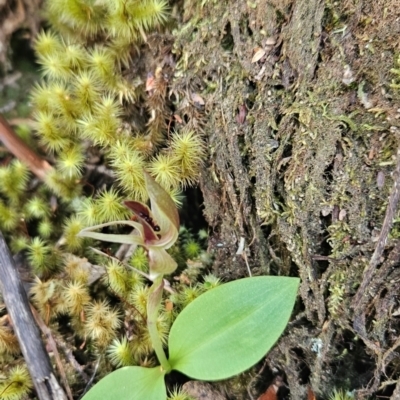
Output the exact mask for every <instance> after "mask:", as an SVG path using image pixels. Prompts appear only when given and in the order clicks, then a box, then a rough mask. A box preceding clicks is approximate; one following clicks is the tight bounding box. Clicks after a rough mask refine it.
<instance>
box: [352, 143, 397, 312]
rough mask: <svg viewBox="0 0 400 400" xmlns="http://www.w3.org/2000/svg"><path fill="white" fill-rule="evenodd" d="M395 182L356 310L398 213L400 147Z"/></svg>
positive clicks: (358, 295) (354, 305) (362, 283)
mask: <svg viewBox="0 0 400 400" xmlns="http://www.w3.org/2000/svg"><path fill="white" fill-rule="evenodd" d="M393 181H394V182H393V188H392V192H391V193H390V197H389V204H388V206H387V209H386V215H385V219H384V220H383V224H382V229H381V232H380V234H379V238H378V242H377V244H376V247H375V251H374V254H372V257H371V260H370V262H369V265H368V267H367V269H366V270H365V271H364V276H363V280H362V282H361V285H360V287H359V289H358V291H357V293H356V295H355V296H354V299H353V303H352V307H353V309H354V310H357V309H358V308H359V307H360V306H361V305H362V304H363V298H364V296H365V294H367V293H368V291H367V288H368V285H369V284H370V283H371V280H372V278H373V275H374V272H375V269H376V267H377V266H378V264H379V263H380V260H381V257H382V254H383V251H384V250H385V246H386V242H387V238H388V235H389V232H390V229H391V228H392V225H393V218H394V215H395V213H396V210H397V204H398V203H399V199H400V147H399V148H398V149H397V165H396V169H395V170H394V172H393Z"/></svg>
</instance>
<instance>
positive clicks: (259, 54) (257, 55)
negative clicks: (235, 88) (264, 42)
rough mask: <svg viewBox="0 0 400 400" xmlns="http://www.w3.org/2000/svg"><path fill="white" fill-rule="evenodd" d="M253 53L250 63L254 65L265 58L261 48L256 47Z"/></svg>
mask: <svg viewBox="0 0 400 400" xmlns="http://www.w3.org/2000/svg"><path fill="white" fill-rule="evenodd" d="M254 50H255V53H254V56H253V58H252V59H251V62H252V63H256V62H257V61H260V60H261V59H262V58H263V57H264V56H265V50H264V49H263V48H262V47H256V48H255V49H254Z"/></svg>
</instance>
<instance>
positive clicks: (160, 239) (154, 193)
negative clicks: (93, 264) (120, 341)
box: [79, 172, 179, 281]
mask: <svg viewBox="0 0 400 400" xmlns="http://www.w3.org/2000/svg"><path fill="white" fill-rule="evenodd" d="M144 178H145V182H146V187H147V192H148V195H149V198H150V206H151V210H150V209H149V207H147V206H146V205H145V204H143V203H140V202H138V201H125V203H124V204H125V205H126V206H127V207H128V208H130V209H131V210H132V211H133V212H134V213H135V221H113V222H107V223H105V224H100V225H95V226H91V227H89V228H85V229H82V231H80V232H79V236H84V237H88V238H92V239H97V240H104V241H107V242H112V243H124V244H135V245H139V246H143V247H144V248H145V249H146V250H147V252H148V257H149V268H150V271H149V275H150V279H152V280H153V281H154V280H155V279H156V278H157V277H158V276H160V275H166V274H170V273H172V272H173V271H174V270H175V269H176V267H177V264H176V262H175V261H174V259H173V258H172V257H171V256H170V255H169V254H168V253H167V252H166V249H169V248H170V247H171V246H172V245H173V244H174V243H175V241H176V239H177V238H178V230H179V215H178V210H177V209H176V206H175V204H174V202H173V200H172V199H171V197H170V195H169V194H168V193H167V192H166V191H165V190H164V189H163V188H162V187H161V186H160V185H159V184H158V183H156V182H155V181H154V179H153V178H152V177H151V176H150V175H149V174H148V173H147V172H144ZM113 225H128V226H131V227H132V228H135V231H134V232H133V233H131V234H124V235H118V234H107V233H100V232H94V231H95V230H97V229H101V228H105V227H107V226H113Z"/></svg>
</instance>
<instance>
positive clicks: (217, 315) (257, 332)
mask: <svg viewBox="0 0 400 400" xmlns="http://www.w3.org/2000/svg"><path fill="white" fill-rule="evenodd" d="M298 286H299V279H298V278H288V277H274V276H260V277H255V278H245V279H240V280H237V281H233V282H230V283H227V284H225V285H222V286H220V287H217V288H215V289H212V290H211V291H209V292H206V293H205V294H203V295H201V296H200V297H198V298H197V299H196V300H194V301H193V302H192V303H191V304H189V305H188V306H187V307H186V308H185V309H184V310H183V311H182V312H181V313H180V314H179V315H178V317H177V319H176V321H175V323H174V324H173V325H172V328H171V331H170V334H169V354H170V358H169V363H170V365H171V367H172V369H175V370H178V371H180V372H182V373H184V374H186V375H188V376H189V377H191V378H194V379H202V380H209V381H212V380H220V379H226V378H229V377H231V376H234V375H237V374H239V373H241V372H243V371H245V370H246V369H248V368H250V367H251V366H252V365H254V364H255V363H257V362H258V361H259V360H260V359H261V358H262V357H263V356H264V355H265V354H266V353H267V352H268V351H269V350H270V349H271V347H272V346H273V345H274V344H275V342H276V341H277V340H278V338H279V336H280V335H281V334H282V332H283V331H284V329H285V327H286V325H287V323H288V321H289V318H290V314H291V312H292V309H293V306H294V302H295V299H296V294H297V289H298Z"/></svg>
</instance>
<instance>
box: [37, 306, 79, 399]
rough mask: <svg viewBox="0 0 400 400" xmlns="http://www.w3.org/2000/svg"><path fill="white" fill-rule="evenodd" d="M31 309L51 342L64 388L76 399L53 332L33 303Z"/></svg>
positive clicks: (69, 395)
mask: <svg viewBox="0 0 400 400" xmlns="http://www.w3.org/2000/svg"><path fill="white" fill-rule="evenodd" d="M31 311H32V314H33V317H34V318H35V321H36V323H37V324H38V325H39V328H40V330H41V331H42V333H43V335H44V336H45V337H46V339H47V343H48V344H49V346H50V348H51V350H52V351H53V353H54V359H55V361H56V365H57V369H58V372H59V373H60V376H61V380H62V382H63V385H64V388H65V390H66V391H67V395H68V398H69V400H74V398H73V396H72V392H71V388H70V387H69V385H68V380H67V376H66V375H65V370H64V367H63V365H62V362H61V358H60V354H59V353H58V350H57V344H56V342H55V340H54V338H53V335H52V334H51V330H50V328H49V327H48V326H47V325H46V324H45V323H44V321H43V320H42V318H41V317H40V315H39V313H38V312H37V311H36V309H35V307H33V306H32V304H31Z"/></svg>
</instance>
